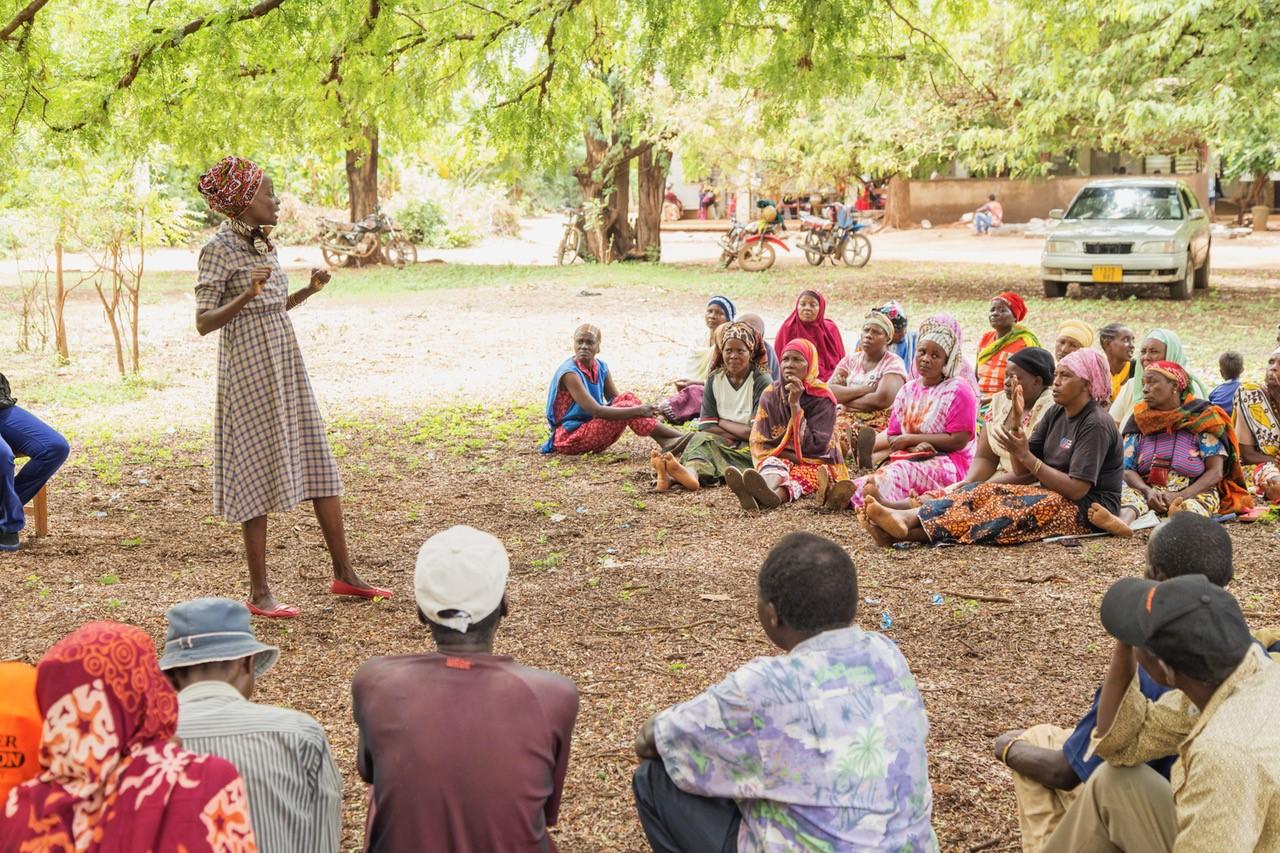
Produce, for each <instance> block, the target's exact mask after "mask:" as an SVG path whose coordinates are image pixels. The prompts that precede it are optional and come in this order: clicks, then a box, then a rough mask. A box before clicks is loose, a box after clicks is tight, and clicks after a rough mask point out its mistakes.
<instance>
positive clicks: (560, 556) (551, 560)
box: [529, 551, 564, 571]
mask: <svg viewBox="0 0 1280 853" xmlns="http://www.w3.org/2000/svg"><path fill="white" fill-rule="evenodd" d="M562 562H564V553H563V552H561V551H552V552H551V553H550V554H548V555H547V556H545V557H542V558H541V559H538V560H530V561H529V566H530V568H532V569H534V570H536V571H546V570H548V569H554V568H555V567H556V566H558V565H560V564H561V563H562Z"/></svg>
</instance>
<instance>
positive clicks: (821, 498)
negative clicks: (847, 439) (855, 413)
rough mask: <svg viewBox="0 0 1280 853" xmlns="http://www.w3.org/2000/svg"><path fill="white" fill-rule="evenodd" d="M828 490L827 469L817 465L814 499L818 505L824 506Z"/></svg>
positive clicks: (829, 481)
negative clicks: (815, 498) (816, 485)
mask: <svg viewBox="0 0 1280 853" xmlns="http://www.w3.org/2000/svg"><path fill="white" fill-rule="evenodd" d="M850 429H852V427H850ZM830 488H831V475H830V474H828V473H827V467H826V466H825V465H819V466H818V491H817V492H816V497H817V498H818V503H819V504H820V505H822V506H826V503H827V490H828V489H830Z"/></svg>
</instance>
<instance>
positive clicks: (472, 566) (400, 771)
mask: <svg viewBox="0 0 1280 853" xmlns="http://www.w3.org/2000/svg"><path fill="white" fill-rule="evenodd" d="M507 570H508V560H507V552H506V549H505V548H504V547H503V545H502V543H501V542H500V541H498V540H497V539H496V538H494V537H493V536H491V535H489V534H488V533H483V532H481V531H479V530H476V529H474V528H471V527H466V526H463V525H459V526H456V527H451V528H449V529H448V530H446V531H444V532H442V533H437V534H436V535H435V536H432V537H431V538H430V539H428V540H427V541H426V543H425V544H424V545H423V546H422V549H421V550H420V551H419V552H418V563H417V567H416V569H415V571H414V577H413V583H414V595H415V597H416V599H417V603H418V618H419V619H420V620H422V622H423V623H424V624H426V625H427V627H428V628H430V629H431V636H432V638H433V639H434V640H435V644H436V648H437V649H438V651H435V652H430V653H427V654H419V655H397V656H393V657H379V658H373V659H371V660H368V661H366V662H365V663H364V664H363V665H362V666H361V667H360V669H359V670H357V671H356V674H355V678H354V679H353V680H352V683H351V693H352V706H353V710H354V713H355V719H356V725H357V726H359V728H360V745H359V753H358V755H357V759H356V763H357V767H358V769H359V771H360V778H362V779H364V780H365V781H366V782H368V783H370V784H371V785H373V797H372V800H371V802H370V806H369V810H370V818H369V822H368V833H367V837H366V839H365V849H366V850H368V851H395V853H398V851H418V850H449V851H453V853H469V852H470V851H475V853H502V851H554V850H555V845H554V844H553V843H552V841H551V837H550V835H548V833H547V827H549V826H552V825H554V824H555V822H556V817H557V814H558V812H559V810H560V795H561V792H562V790H563V789H564V774H565V770H566V769H568V766H569V740H570V737H571V736H572V734H573V724H574V720H575V719H576V718H577V715H578V691H577V688H576V687H575V686H574V684H573V682H572V681H570V680H569V679H567V678H564V677H563V676H560V675H556V674H555V673H551V672H546V671H544V670H540V669H530V668H528V667H524V666H521V665H520V664H518V663H516V662H515V661H513V660H512V659H511V658H509V657H505V656H502V655H495V654H494V653H493V638H494V634H495V633H496V631H497V628H498V624H499V623H500V622H501V620H502V618H503V617H504V616H506V615H507V597H506V583H507Z"/></svg>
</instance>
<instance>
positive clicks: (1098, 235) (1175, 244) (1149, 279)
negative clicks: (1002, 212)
mask: <svg viewBox="0 0 1280 853" xmlns="http://www.w3.org/2000/svg"><path fill="white" fill-rule="evenodd" d="M1049 215H1050V216H1051V217H1052V218H1054V219H1059V220H1061V222H1059V224H1058V226H1057V227H1056V228H1055V229H1054V230H1053V231H1051V232H1050V233H1049V237H1048V238H1047V239H1046V240H1045V244H1044V254H1043V255H1041V257H1040V277H1041V279H1043V281H1044V295H1045V296H1049V297H1054V296H1065V295H1066V292H1067V285H1068V284H1069V283H1070V282H1073V281H1076V282H1081V283H1082V284H1167V285H1168V286H1169V293H1170V295H1171V296H1172V297H1173V298H1174V299H1187V298H1189V297H1190V296H1191V291H1192V288H1194V289H1196V290H1203V289H1205V288H1207V287H1208V286H1209V243H1210V230H1209V220H1208V218H1207V217H1206V216H1205V212H1204V210H1203V208H1201V207H1200V203H1199V201H1197V199H1196V196H1195V193H1193V192H1192V191H1191V189H1190V188H1189V187H1188V186H1187V185H1186V183H1185V182H1183V181H1180V180H1176V179H1142V180H1135V179H1126V180H1106V181H1094V182H1093V183H1091V184H1088V185H1087V186H1085V187H1084V188H1083V189H1081V190H1080V192H1078V193H1076V197H1075V198H1074V199H1072V201H1071V206H1070V207H1069V208H1067V211H1066V213H1065V214H1064V213H1063V212H1062V211H1061V210H1054V211H1052V212H1050V214H1049Z"/></svg>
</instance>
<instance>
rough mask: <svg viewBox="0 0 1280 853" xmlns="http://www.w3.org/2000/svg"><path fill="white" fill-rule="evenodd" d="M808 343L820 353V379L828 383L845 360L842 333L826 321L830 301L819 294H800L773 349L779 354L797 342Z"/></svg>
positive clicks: (803, 292)
mask: <svg viewBox="0 0 1280 853" xmlns="http://www.w3.org/2000/svg"><path fill="white" fill-rule="evenodd" d="M798 339H802V340H806V341H808V342H809V343H811V344H813V346H814V348H815V349H816V350H817V352H818V379H820V380H822V381H823V382H826V381H827V379H828V378H829V377H830V376H831V374H832V373H833V372H834V371H835V369H836V365H837V364H839V363H840V359H842V358H844V356H845V352H844V338H842V337H841V336H840V329H839V327H837V326H836V324H835V323H834V322H833V321H831V320H828V319H827V300H826V299H824V298H823V297H822V294H821V293H818V292H817V291H816V290H805V291H801V293H800V296H799V298H797V299H796V307H795V309H794V310H793V311H792V312H791V316H789V317H787V319H786V320H784V321H783V323H782V325H781V326H780V327H779V328H778V337H777V339H776V340H775V341H774V344H773V345H774V348H775V349H777V351H778V352H779V353H781V352H782V350H783V349H784V348H785V347H786V345H787V344H789V343H791V342H792V341H794V340H798Z"/></svg>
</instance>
